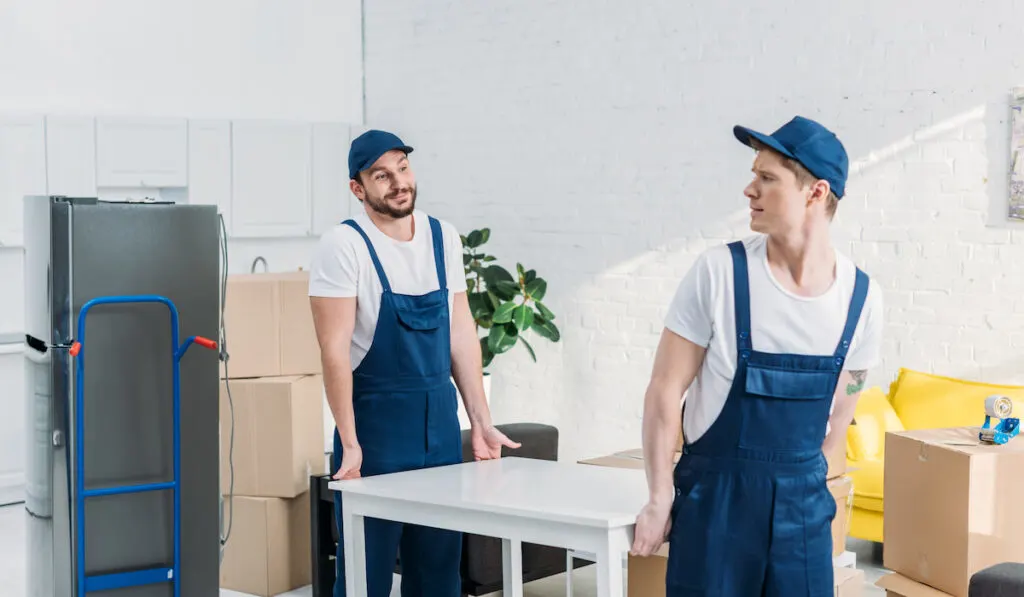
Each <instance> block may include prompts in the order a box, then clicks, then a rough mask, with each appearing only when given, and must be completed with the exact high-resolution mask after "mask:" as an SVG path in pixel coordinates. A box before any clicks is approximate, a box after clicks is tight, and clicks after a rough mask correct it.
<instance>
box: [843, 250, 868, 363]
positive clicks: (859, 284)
mask: <svg viewBox="0 0 1024 597" xmlns="http://www.w3.org/2000/svg"><path fill="white" fill-rule="evenodd" d="M867 297H868V275H867V274H865V273H864V272H863V271H861V269H860V268H859V267H858V268H857V280H856V282H854V285H853V296H851V297H850V310H849V312H848V313H847V314H846V327H845V328H844V329H843V337H842V339H841V340H839V345H838V346H836V355H835V356H836V364H838V365H841V364H842V361H843V360H845V359H846V353H847V351H848V350H850V343H851V342H852V341H853V333H854V331H856V329H857V322H858V321H859V320H860V314H861V311H862V310H863V309H864V302H865V300H866V299H867Z"/></svg>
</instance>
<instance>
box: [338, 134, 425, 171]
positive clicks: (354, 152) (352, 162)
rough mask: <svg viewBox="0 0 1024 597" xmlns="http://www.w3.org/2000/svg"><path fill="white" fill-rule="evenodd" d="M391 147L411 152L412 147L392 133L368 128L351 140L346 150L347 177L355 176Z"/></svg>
mask: <svg viewBox="0 0 1024 597" xmlns="http://www.w3.org/2000/svg"><path fill="white" fill-rule="evenodd" d="M392 149H400V150H402V151H404V152H405V153H412V147H409V146H408V145H406V144H405V143H403V142H402V140H401V139H399V138H398V136H396V135H395V134H393V133H389V132H387V131H378V130H369V131H366V132H365V133H363V134H362V135H359V136H358V137H356V138H355V139H353V140H352V146H351V147H350V148H349V150H348V177H349V178H355V177H356V175H357V174H359V173H360V172H362V171H363V170H366V169H367V168H369V167H370V166H372V165H373V163H374V162H376V161H377V160H378V159H380V156H382V155H384V154H385V153H387V152H389V151H391V150H392Z"/></svg>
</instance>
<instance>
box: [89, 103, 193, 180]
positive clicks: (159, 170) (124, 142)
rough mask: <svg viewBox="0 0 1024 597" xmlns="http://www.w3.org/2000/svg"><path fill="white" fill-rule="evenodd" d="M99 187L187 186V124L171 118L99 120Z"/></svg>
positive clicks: (105, 118) (97, 125)
mask: <svg viewBox="0 0 1024 597" xmlns="http://www.w3.org/2000/svg"><path fill="white" fill-rule="evenodd" d="M96 183H97V186H99V187H130V188H159V187H184V186H187V185H188V121H186V120H185V119H172V118H108V117H104V118H97V119H96Z"/></svg>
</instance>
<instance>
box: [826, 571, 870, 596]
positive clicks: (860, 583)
mask: <svg viewBox="0 0 1024 597" xmlns="http://www.w3.org/2000/svg"><path fill="white" fill-rule="evenodd" d="M833 574H834V577H833V584H834V587H835V589H834V597H863V595H864V571H863V570H858V569H856V568H834V569H833Z"/></svg>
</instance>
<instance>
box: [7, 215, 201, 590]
mask: <svg viewBox="0 0 1024 597" xmlns="http://www.w3.org/2000/svg"><path fill="white" fill-rule="evenodd" d="M49 212H50V217H49V231H50V234H49V245H50V251H49V257H50V264H49V271H50V272H51V273H50V275H49V276H48V277H49V293H48V295H49V306H48V310H49V322H48V323H49V326H48V327H49V330H48V331H49V335H48V336H47V341H48V342H50V343H51V344H52V345H55V346H56V347H54V348H50V349H49V350H48V351H47V353H48V355H49V358H50V362H49V364H48V365H47V367H48V369H49V373H50V375H49V376H48V377H49V380H48V381H49V383H48V384H47V383H46V382H45V381H44V380H43V379H40V378H45V377H47V376H46V375H38V370H37V375H36V376H35V378H34V379H33V380H32V387H34V388H35V391H34V392H33V393H32V396H33V398H32V399H31V403H32V404H31V408H32V410H33V412H39V413H40V419H45V420H46V421H47V422H48V423H49V424H50V425H49V426H50V434H49V435H50V438H49V440H50V441H49V450H48V451H46V452H43V451H40V452H39V453H38V454H36V455H35V458H36V460H37V462H33V467H44V466H46V465H47V463H52V464H51V469H50V471H51V476H50V478H49V479H47V481H49V483H46V482H42V483H39V484H38V485H33V488H32V489H30V494H31V496H32V497H31V505H29V510H30V517H39V518H40V520H46V521H48V522H47V523H45V524H42V525H38V526H39V528H40V532H39V533H38V534H32V535H31V536H30V545H31V546H32V547H33V548H36V549H38V547H39V546H40V545H42V546H44V547H45V545H46V542H47V536H49V537H51V538H52V539H51V541H52V552H51V553H52V556H51V562H52V563H51V565H52V572H51V573H50V574H52V576H53V579H54V580H53V584H54V586H53V592H52V593H47V592H45V591H44V592H40V593H36V594H38V595H46V596H47V597H49V595H50V594H53V595H55V596H56V595H71V594H74V593H75V590H74V589H75V584H76V582H77V581H76V578H77V575H78V570H77V569H76V562H77V561H78V554H79V544H80V543H79V540H80V539H81V544H83V545H84V564H85V566H84V570H85V574H86V575H87V576H92V575H98V574H111V573H117V572H126V571H131V570H137V569H151V568H160V567H170V566H171V565H172V564H173V555H174V550H173V540H174V536H173V493H172V492H171V491H166V490H165V491H154V492H142V493H131V494H125V495H110V496H102V497H89V498H87V499H86V501H85V507H84V512H85V517H84V520H85V524H84V530H85V534H84V537H82V538H80V537H78V536H77V533H76V528H78V527H76V524H75V518H76V513H75V508H74V504H75V487H76V484H77V481H78V475H79V474H81V475H82V478H83V479H84V487H85V489H86V490H92V489H99V488H105V487H112V486H121V485H135V484H143V483H158V482H167V481H171V480H173V433H172V432H173V416H172V414H173V411H172V397H173V380H172V367H173V355H174V349H175V347H174V346H172V324H171V317H170V313H169V310H168V308H167V306H166V305H164V304H161V303H147V304H112V305H99V306H96V307H94V308H92V309H91V310H90V311H89V312H88V315H87V317H86V320H85V327H84V329H85V336H84V340H83V342H82V354H81V358H84V369H83V370H84V376H83V379H81V380H78V379H76V376H75V370H74V367H75V366H76V365H77V363H75V358H72V357H70V356H69V354H68V350H67V348H66V346H67V344H68V343H70V342H71V341H72V340H77V339H78V338H77V337H76V336H77V330H78V325H79V321H78V320H79V314H80V311H81V309H82V306H83V305H84V304H85V303H86V302H87V301H89V300H92V299H95V298H99V297H105V296H106V297H108V296H116V295H142V294H145V295H161V296H164V297H167V298H168V299H170V300H171V301H172V302H173V303H174V305H175V306H176V308H177V311H178V314H179V342H181V341H184V339H185V338H187V337H189V336H192V335H200V336H205V337H208V338H214V339H216V338H217V329H218V317H219V304H220V302H219V294H220V288H219V275H218V273H219V250H220V245H219V242H218V239H219V228H218V220H217V214H216V209H215V208H214V207H212V206H192V205H173V204H126V203H98V202H95V201H88V200H83V201H75V200H63V199H54V200H52V201H51V202H50V210H49ZM40 266H41V263H39V262H38V261H36V260H33V261H32V264H31V265H28V264H27V266H26V269H29V268H30V267H31V268H33V272H32V273H31V274H28V273H27V276H38V275H39V271H38V269H37V268H39V267H40ZM27 292H28V294H29V295H32V292H30V291H27ZM26 298H27V300H28V296H27V297H26ZM27 308H28V307H27ZM35 318H36V320H38V314H35ZM37 322H38V321H37ZM30 325H31V324H30ZM33 329H34V330H35V332H34V333H44V334H45V333H46V331H44V330H43V329H41V328H33ZM30 333H33V332H30ZM62 345H63V346H64V347H63V348H62V347H61V346H62ZM180 377H181V386H180V388H181V391H180V396H181V467H180V475H181V476H180V481H181V549H180V553H181V578H180V581H181V583H182V586H181V594H182V595H188V596H190V597H191V596H193V595H195V596H197V597H214V596H215V595H217V594H218V585H219V578H218V576H219V574H218V572H219V570H218V568H219V536H218V520H219V519H218V516H219V511H218V495H219V487H218V481H219V477H218V439H217V438H218V412H219V411H218V387H219V385H218V384H219V382H218V363H217V355H216V353H215V352H212V351H207V350H203V349H199V348H193V349H192V350H189V351H188V352H187V353H186V354H185V356H184V357H183V358H182V360H181V370H180ZM79 382H81V383H82V390H83V392H82V398H81V412H78V410H77V407H76V400H75V385H76V383H79ZM50 388H53V390H52V391H50ZM47 394H49V395H47ZM79 414H80V415H81V416H82V417H83V421H82V427H81V428H82V437H81V444H80V445H81V446H82V456H83V459H82V460H83V467H82V469H81V471H78V470H77V469H76V465H75V463H76V452H75V446H76V445H79V444H78V443H77V442H78V437H77V435H76V429H75V424H74V423H75V417H76V416H78V415H79ZM42 435H43V434H41V433H40V434H39V436H38V437H37V438H36V439H37V440H38V441H41V440H42V439H43V437H42ZM37 448H38V446H37ZM30 474H31V476H32V478H33V480H36V479H37V477H36V476H35V475H36V472H35V471H33V472H32V473H30ZM47 516H49V518H47ZM33 526H37V525H33ZM31 567H32V566H31V565H30V568H31ZM34 572H35V573H41V571H38V570H36V571H34ZM43 576H45V574H43ZM30 584H32V581H31V580H30ZM44 584H45V583H44ZM90 594H95V595H100V596H102V595H105V594H106V595H111V596H113V595H117V596H118V597H121V596H123V597H157V596H166V597H170V596H171V595H172V594H173V592H172V585H171V584H170V583H159V584H154V585H148V586H144V587H135V588H129V589H121V590H118V591H116V592H115V591H111V592H106V593H104V592H98V593H90Z"/></svg>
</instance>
